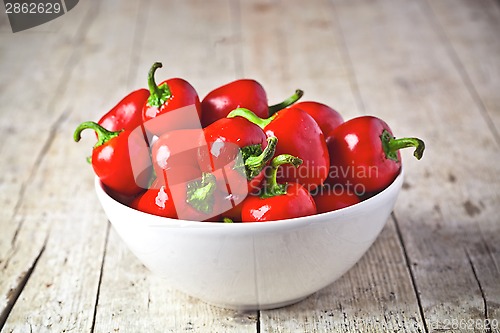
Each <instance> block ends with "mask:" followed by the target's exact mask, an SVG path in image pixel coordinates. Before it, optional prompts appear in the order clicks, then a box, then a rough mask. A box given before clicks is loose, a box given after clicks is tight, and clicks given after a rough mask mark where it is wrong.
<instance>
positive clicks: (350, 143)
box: [74, 63, 425, 222]
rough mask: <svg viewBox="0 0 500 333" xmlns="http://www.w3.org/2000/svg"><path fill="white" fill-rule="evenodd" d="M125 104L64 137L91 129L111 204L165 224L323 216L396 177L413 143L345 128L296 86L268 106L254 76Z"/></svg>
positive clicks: (377, 122)
mask: <svg viewBox="0 0 500 333" xmlns="http://www.w3.org/2000/svg"><path fill="white" fill-rule="evenodd" d="M161 67H162V65H161V63H155V64H153V66H152V67H151V70H150V71H149V74H148V87H149V89H139V90H136V91H133V92H131V93H130V94H129V95H127V96H126V97H125V98H123V99H122V100H121V101H120V102H119V103H118V104H117V105H116V106H115V107H114V108H113V109H111V110H110V111H109V112H108V113H106V114H105V115H104V116H103V117H102V118H101V119H100V120H99V121H98V122H91V121H88V122H84V123H82V124H80V125H79V126H78V127H77V128H76V130H75V133H74V139H75V141H79V140H80V135H81V132H82V131H83V130H85V129H92V130H94V131H95V132H96V134H97V143H96V144H95V146H94V148H93V151H92V156H91V158H90V162H91V164H92V167H93V169H94V172H95V174H96V175H97V176H98V177H99V178H100V180H101V181H102V183H103V184H104V185H105V186H106V187H107V188H108V190H109V192H110V193H111V194H112V195H113V196H115V197H116V198H117V199H118V200H120V201H122V202H123V203H126V204H128V205H129V206H130V207H132V208H135V209H138V210H141V211H144V212H146V213H150V214H155V215H159V216H164V217H169V218H180V219H184V220H195V221H221V222H240V221H241V222H257V221H271V220H281V219H288V218H295V217H302V216H307V215H313V214H317V213H324V212H328V211H332V210H336V209H340V208H344V207H347V206H350V205H354V204H356V203H359V202H360V201H362V200H365V199H366V198H369V197H371V196H373V195H375V194H377V193H379V192H380V191H382V190H384V189H385V188H386V187H387V186H389V185H390V184H391V183H392V182H393V180H394V179H395V178H396V177H397V176H398V174H399V172H400V170H401V155H400V152H399V150H400V149H401V148H406V147H414V148H415V151H414V156H415V157H416V158H417V159H420V158H421V157H422V154H423V151H424V147H425V146H424V143H423V141H422V140H420V139H417V138H401V139H396V138H394V136H393V134H392V131H391V129H390V128H389V126H388V125H387V123H385V122H384V121H383V120H381V119H379V118H376V117H373V116H361V117H357V118H353V119H350V120H348V121H344V119H343V118H342V116H341V115H340V114H339V113H338V112H337V111H335V110H334V109H332V108H331V107H329V106H327V105H325V104H322V103H319V102H312V101H311V102H298V103H297V101H298V100H299V99H300V98H301V97H302V94H303V93H302V91H301V90H297V91H296V92H295V93H294V94H293V95H292V96H291V97H289V98H287V99H286V100H285V101H283V102H282V103H279V104H276V105H272V106H268V99H267V95H266V92H265V90H264V88H263V87H262V85H260V84H259V83H258V82H257V81H255V80H249V79H241V80H236V81H233V82H230V83H228V84H226V85H224V86H221V87H219V88H216V89H214V90H213V91H211V92H210V93H209V94H208V95H207V96H206V97H205V98H204V99H203V100H202V101H201V102H200V99H199V97H198V94H197V92H196V90H195V89H194V88H193V86H191V85H190V84H189V83H188V82H187V81H185V80H183V79H180V78H172V79H168V80H165V81H163V82H162V83H160V84H157V83H156V82H155V78H154V76H155V72H156V70H157V69H158V68H161Z"/></svg>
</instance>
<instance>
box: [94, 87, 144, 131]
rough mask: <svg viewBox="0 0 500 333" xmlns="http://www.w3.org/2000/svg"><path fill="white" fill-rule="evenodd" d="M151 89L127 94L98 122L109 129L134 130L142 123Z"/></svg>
mask: <svg viewBox="0 0 500 333" xmlns="http://www.w3.org/2000/svg"><path fill="white" fill-rule="evenodd" d="M148 97H149V91H148V90H147V89H138V90H135V91H133V92H131V93H130V94H128V95H127V96H125V97H124V98H123V99H122V100H121V101H120V102H118V104H116V105H115V106H114V107H113V108H112V109H111V110H110V111H109V112H108V113H106V114H105V115H104V116H103V117H102V118H101V119H100V120H99V121H98V122H97V123H98V124H99V125H101V126H102V127H104V128H105V129H107V130H108V131H120V130H123V129H125V130H133V129H135V128H136V127H138V126H141V124H142V108H143V107H144V104H145V103H146V101H147V100H148Z"/></svg>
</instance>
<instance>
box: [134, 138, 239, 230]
mask: <svg viewBox="0 0 500 333" xmlns="http://www.w3.org/2000/svg"><path fill="white" fill-rule="evenodd" d="M202 138H203V131H202V130H201V129H197V130H196V129H186V130H177V131H171V132H167V133H165V134H163V135H162V136H160V137H159V138H158V140H157V141H156V142H155V143H154V144H153V147H152V152H151V155H152V160H153V166H154V169H155V171H156V175H157V180H156V181H155V183H154V186H156V189H154V188H152V189H151V191H152V192H153V194H149V195H148V199H145V200H146V201H145V202H143V203H142V206H143V207H144V206H145V208H143V209H141V207H140V206H139V207H138V209H139V210H144V211H146V210H148V211H150V212H154V211H155V210H157V208H156V207H155V206H154V205H157V204H156V202H153V201H152V200H151V198H152V197H154V195H155V194H156V195H160V196H163V197H164V195H163V193H160V192H159V190H161V186H163V187H164V189H163V191H164V192H165V193H166V194H167V196H168V197H169V198H171V200H173V202H174V206H175V210H176V212H177V216H178V218H181V219H186V220H195V221H202V220H214V219H218V215H219V213H220V212H222V210H223V209H222V204H223V196H222V194H221V193H219V192H218V191H216V188H217V183H216V179H215V176H214V175H211V174H209V173H202V171H201V170H200V168H199V166H198V159H197V156H198V152H199V150H201V149H202V148H204V149H207V147H206V145H203V142H202V141H201V139H202ZM155 200H156V199H155ZM148 207H149V208H148ZM227 208H228V209H229V208H230V207H227ZM214 212H215V217H213V216H214V215H213V214H214Z"/></svg>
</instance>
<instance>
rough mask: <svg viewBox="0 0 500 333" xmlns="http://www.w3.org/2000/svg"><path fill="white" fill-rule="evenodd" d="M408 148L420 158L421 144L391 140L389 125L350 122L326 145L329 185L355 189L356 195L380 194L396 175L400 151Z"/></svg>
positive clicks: (366, 119)
mask: <svg viewBox="0 0 500 333" xmlns="http://www.w3.org/2000/svg"><path fill="white" fill-rule="evenodd" d="M407 147H415V148H416V149H415V152H414V156H415V157H416V158H417V159H420V158H422V155H423V153H424V149H425V145H424V142H423V141H422V140H420V139H417V138H401V139H396V138H394V136H393V134H392V131H391V129H390V128H389V125H387V123H385V122H384V121H383V120H381V119H379V118H377V117H373V116H363V117H357V118H353V119H351V120H349V121H347V122H345V123H343V124H342V125H340V126H339V127H337V128H336V129H335V130H334V131H333V136H332V138H331V139H330V140H329V142H328V149H329V152H330V156H331V167H330V172H329V182H330V183H332V184H335V183H340V184H344V185H346V186H348V187H349V186H351V187H354V190H355V192H356V193H361V192H366V193H370V192H378V191H381V190H383V189H384V188H386V187H387V186H389V185H390V184H391V183H392V181H393V180H394V179H395V178H396V177H397V175H398V174H399V172H400V169H401V155H400V152H399V149H402V148H407Z"/></svg>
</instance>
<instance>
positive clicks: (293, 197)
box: [241, 154, 316, 222]
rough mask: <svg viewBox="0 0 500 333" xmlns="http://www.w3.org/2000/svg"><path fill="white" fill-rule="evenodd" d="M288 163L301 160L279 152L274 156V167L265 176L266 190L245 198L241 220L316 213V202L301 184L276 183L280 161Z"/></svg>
mask: <svg viewBox="0 0 500 333" xmlns="http://www.w3.org/2000/svg"><path fill="white" fill-rule="evenodd" d="M287 163H291V164H292V165H294V166H298V165H300V163H301V160H300V159H299V158H296V157H294V156H291V155H287V154H283V155H278V156H276V157H275V158H274V159H273V160H272V162H271V167H272V169H271V172H270V173H269V175H267V177H266V186H265V187H264V191H263V193H262V194H261V195H260V196H256V195H250V196H248V197H247V198H246V199H245V200H244V201H243V204H242V207H241V219H242V222H267V221H275V220H284V219H291V218H296V217H302V216H308V215H314V214H316V204H315V203H314V200H313V198H312V196H311V195H310V194H309V192H308V191H307V190H306V189H305V188H304V187H303V186H302V185H300V184H297V183H281V184H279V183H277V181H276V174H277V170H278V168H279V167H280V165H283V164H287Z"/></svg>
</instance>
